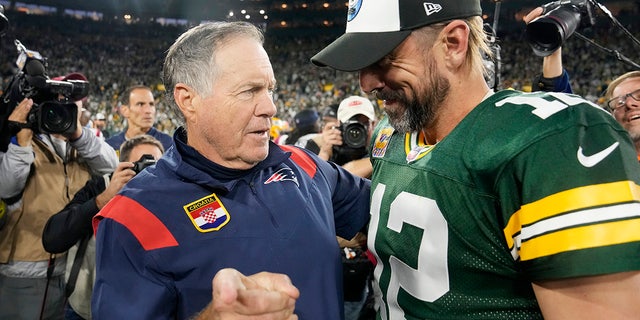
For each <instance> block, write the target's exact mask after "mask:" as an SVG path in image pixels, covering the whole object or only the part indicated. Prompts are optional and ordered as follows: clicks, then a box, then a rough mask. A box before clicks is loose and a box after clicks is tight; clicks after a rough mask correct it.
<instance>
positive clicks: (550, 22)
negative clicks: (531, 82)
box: [525, 0, 595, 57]
mask: <svg viewBox="0 0 640 320" xmlns="http://www.w3.org/2000/svg"><path fill="white" fill-rule="evenodd" d="M542 8H543V15H541V16H540V17H538V18H536V19H534V20H533V21H531V22H530V23H529V24H527V28H526V32H525V34H526V37H527V41H528V42H529V45H530V46H531V48H532V49H533V53H534V54H535V55H537V56H539V57H546V56H548V55H550V54H552V53H553V52H554V51H556V50H558V48H560V46H562V44H563V43H564V41H565V40H567V39H568V38H569V37H570V36H571V35H572V34H573V32H574V31H576V29H578V28H583V27H589V26H593V25H594V24H595V16H594V14H593V7H592V5H591V2H590V0H568V1H554V2H549V3H547V4H545V5H543V6H542Z"/></svg>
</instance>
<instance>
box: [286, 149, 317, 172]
mask: <svg viewBox="0 0 640 320" xmlns="http://www.w3.org/2000/svg"><path fill="white" fill-rule="evenodd" d="M279 147H280V149H282V150H283V151H286V152H291V160H293V162H295V163H296V164H297V165H298V166H300V168H302V170H304V172H306V173H307V174H308V175H309V176H310V177H311V178H313V177H314V176H315V175H316V171H317V169H318V167H317V166H316V163H315V162H314V161H313V160H312V159H311V157H310V156H309V155H308V154H307V153H306V152H304V151H302V150H300V149H299V148H296V147H294V146H290V145H280V146H279Z"/></svg>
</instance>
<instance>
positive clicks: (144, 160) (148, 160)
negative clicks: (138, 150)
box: [131, 154, 156, 174]
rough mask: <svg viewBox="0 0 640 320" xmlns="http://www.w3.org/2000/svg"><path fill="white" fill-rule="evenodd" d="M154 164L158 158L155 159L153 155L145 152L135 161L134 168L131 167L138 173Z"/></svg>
mask: <svg viewBox="0 0 640 320" xmlns="http://www.w3.org/2000/svg"><path fill="white" fill-rule="evenodd" d="M154 164H156V159H154V158H153V156H152V155H150V154H143V155H142V156H141V157H140V159H139V160H138V161H136V162H134V163H133V168H131V170H133V171H135V172H136V174H138V173H140V171H142V170H144V169H145V168H146V167H148V166H152V165H154Z"/></svg>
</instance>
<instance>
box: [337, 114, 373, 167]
mask: <svg viewBox="0 0 640 320" xmlns="http://www.w3.org/2000/svg"><path fill="white" fill-rule="evenodd" d="M339 129H340V131H341V132H342V145H341V146H333V149H334V151H333V159H332V161H333V162H335V163H337V164H338V165H343V164H345V163H347V162H349V161H352V160H357V159H361V158H362V157H364V156H365V155H366V154H367V137H368V135H369V133H368V131H367V127H366V126H365V125H364V124H362V123H360V122H359V121H357V120H349V121H347V122H342V123H341V124H340V128H339Z"/></svg>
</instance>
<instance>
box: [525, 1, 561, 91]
mask: <svg viewBox="0 0 640 320" xmlns="http://www.w3.org/2000/svg"><path fill="white" fill-rule="evenodd" d="M545 11H546V9H545V8H543V7H537V8H535V9H533V10H531V11H530V12H529V13H527V15H525V16H524V17H523V18H522V20H523V21H524V22H525V23H527V24H529V23H530V22H531V21H533V20H534V19H536V18H538V17H540V16H541V15H542V14H543V13H545ZM532 84H533V91H548V92H564V93H573V89H572V88H571V83H570V82H569V73H568V72H567V70H565V69H564V68H563V66H562V47H558V49H557V50H555V51H553V52H552V53H551V54H549V55H547V56H545V57H543V58H542V73H541V74H538V75H536V77H535V78H534V80H533V82H532Z"/></svg>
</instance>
